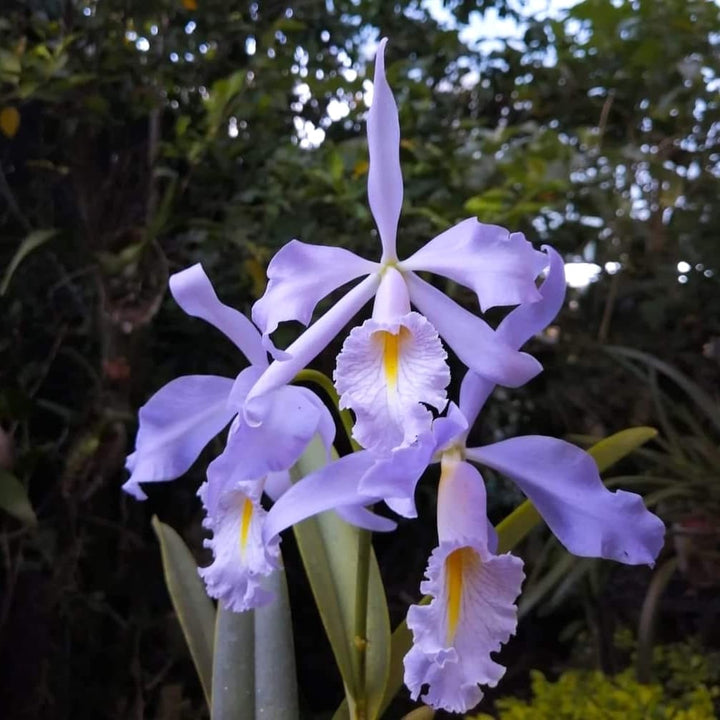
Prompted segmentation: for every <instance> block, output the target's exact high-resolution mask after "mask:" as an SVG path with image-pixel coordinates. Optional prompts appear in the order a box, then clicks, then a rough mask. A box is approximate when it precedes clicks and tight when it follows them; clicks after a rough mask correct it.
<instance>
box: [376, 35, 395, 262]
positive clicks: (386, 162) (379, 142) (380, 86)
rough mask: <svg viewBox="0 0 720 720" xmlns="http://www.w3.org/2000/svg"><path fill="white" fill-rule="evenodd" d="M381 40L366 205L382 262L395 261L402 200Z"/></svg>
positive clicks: (389, 93)
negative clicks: (376, 234) (378, 236)
mask: <svg viewBox="0 0 720 720" xmlns="http://www.w3.org/2000/svg"><path fill="white" fill-rule="evenodd" d="M386 44H387V38H383V39H382V40H381V41H380V44H379V45H378V49H377V54H376V55H375V77H374V79H373V101H372V105H371V106H370V110H369V112H368V116H367V137H368V151H369V154H370V168H369V170H368V201H369V203H370V209H371V211H372V214H373V217H374V218H375V223H376V224H377V227H378V232H379V233H380V240H381V241H382V247H383V253H382V262H383V263H384V262H387V261H388V260H396V259H397V254H396V249H395V239H396V235H397V226H398V221H399V219H400V210H401V209H402V200H403V179H402V171H401V170H400V120H399V118H398V109H397V105H396V104H395V98H394V97H393V94H392V90H390V86H389V85H388V82H387V78H386V77H385V45H386Z"/></svg>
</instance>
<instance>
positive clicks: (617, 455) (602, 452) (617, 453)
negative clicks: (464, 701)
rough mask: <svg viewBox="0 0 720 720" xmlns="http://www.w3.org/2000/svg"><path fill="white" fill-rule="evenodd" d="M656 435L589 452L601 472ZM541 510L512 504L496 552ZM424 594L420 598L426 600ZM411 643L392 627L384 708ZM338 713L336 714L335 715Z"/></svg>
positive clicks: (610, 441)
mask: <svg viewBox="0 0 720 720" xmlns="http://www.w3.org/2000/svg"><path fill="white" fill-rule="evenodd" d="M656 435H657V430H655V429H654V428H650V427H637V428H628V429H627V430H621V431H620V432H618V433H615V434H614V435H611V436H610V437H608V438H605V439H604V440H601V441H600V442H598V443H596V444H595V445H593V446H592V447H591V448H590V449H589V450H588V453H590V455H592V457H593V458H594V460H595V462H596V463H597V466H598V469H599V470H600V472H603V471H604V470H607V469H608V468H609V467H611V466H612V465H614V464H615V463H616V462H618V461H619V460H622V458H624V457H626V456H627V455H629V454H630V453H631V452H632V451H633V450H636V449H637V448H639V447H640V446H641V445H642V444H643V443H646V442H647V441H648V440H651V439H652V438H654V437H655V436H656ZM540 520H541V517H540V514H539V513H538V512H537V510H535V508H534V507H533V506H532V504H531V503H530V501H529V500H526V501H525V502H524V503H522V505H520V506H519V507H517V508H515V510H513V511H512V512H511V513H510V515H508V516H507V517H506V518H505V519H504V520H503V521H502V522H500V523H498V525H497V527H496V530H497V533H498V553H504V552H509V551H510V550H512V549H513V548H514V547H515V546H516V545H517V544H518V543H519V542H520V541H521V540H523V539H524V538H525V536H526V535H527V534H528V533H529V532H530V531H531V530H532V529H533V528H534V527H535V526H536V525H537V524H538V523H539V522H540ZM429 601H430V598H429V597H425V598H423V600H422V601H421V602H423V603H426V602H429ZM411 645H412V633H411V632H410V631H409V630H408V627H407V624H406V622H405V621H404V620H403V622H402V623H400V625H399V626H398V627H397V628H396V629H395V631H394V632H393V634H392V641H391V650H390V652H391V659H390V668H389V674H388V682H387V688H386V690H385V696H384V697H383V700H382V703H381V705H380V712H383V711H384V710H385V709H386V708H387V706H388V705H389V704H390V701H391V700H392V699H393V697H394V696H395V693H397V691H398V690H399V689H400V686H401V685H402V682H403V664H402V663H403V658H404V657H405V654H406V653H407V652H408V650H410V647H411ZM336 717H337V716H336Z"/></svg>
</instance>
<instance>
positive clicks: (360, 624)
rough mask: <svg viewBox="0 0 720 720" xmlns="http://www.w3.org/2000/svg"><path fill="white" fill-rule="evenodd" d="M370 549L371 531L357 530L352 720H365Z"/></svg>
mask: <svg viewBox="0 0 720 720" xmlns="http://www.w3.org/2000/svg"><path fill="white" fill-rule="evenodd" d="M371 549H372V533H371V532H370V531H368V530H359V531H358V558H357V572H356V575H355V637H354V638H353V645H354V646H355V657H356V659H357V686H356V692H355V698H354V700H355V718H354V720H366V718H367V687H366V683H367V677H366V675H367V672H366V668H367V646H368V639H367V615H368V584H369V580H370V551H371Z"/></svg>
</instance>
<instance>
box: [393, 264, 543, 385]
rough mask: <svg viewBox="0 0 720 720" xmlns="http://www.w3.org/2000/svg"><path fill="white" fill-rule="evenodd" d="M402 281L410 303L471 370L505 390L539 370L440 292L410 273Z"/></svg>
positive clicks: (520, 383) (529, 357) (532, 362)
mask: <svg viewBox="0 0 720 720" xmlns="http://www.w3.org/2000/svg"><path fill="white" fill-rule="evenodd" d="M405 279H406V281H407V284H408V287H409V288H410V299H411V300H412V302H413V303H414V304H415V306H416V307H417V308H418V309H419V310H420V311H421V312H422V313H423V314H424V315H425V316H426V317H427V319H428V320H429V321H430V322H431V323H432V324H433V325H434V326H435V329H436V330H437V331H438V332H439V333H440V335H441V336H442V337H443V338H444V339H445V341H446V342H447V343H448V345H450V347H451V348H452V349H453V350H454V351H455V353H456V354H457V356H458V357H459V358H460V360H461V361H462V362H463V363H464V364H465V365H467V367H469V368H470V369H471V370H474V371H475V372H476V373H478V374H479V375H482V376H484V377H486V378H488V379H489V380H492V382H494V383H497V384H498V385H506V386H508V387H518V386H520V385H523V384H525V383H526V382H527V381H528V380H530V379H531V378H533V377H535V375H537V374H538V373H539V372H540V371H541V370H542V366H541V365H540V363H539V362H538V361H537V360H536V359H535V358H534V357H532V356H531V355H528V354H526V353H521V352H518V351H517V350H514V349H513V348H511V347H509V346H508V345H507V344H506V343H504V342H502V341H501V340H500V339H499V338H498V337H497V335H496V334H495V332H494V331H493V330H492V329H491V328H490V327H489V326H488V324H487V323H485V322H484V321H483V320H481V319H480V318H478V317H476V316H475V315H473V314H472V313H470V312H468V311H467V310H465V309H464V308H462V307H460V305H458V304H457V303H455V302H454V301H453V300H451V299H450V298H449V297H447V295H445V294H443V293H442V292H440V290H437V289H436V288H434V287H433V286H432V285H430V284H428V283H426V282H425V281H424V280H421V279H420V278H419V277H417V275H414V274H413V273H406V275H405Z"/></svg>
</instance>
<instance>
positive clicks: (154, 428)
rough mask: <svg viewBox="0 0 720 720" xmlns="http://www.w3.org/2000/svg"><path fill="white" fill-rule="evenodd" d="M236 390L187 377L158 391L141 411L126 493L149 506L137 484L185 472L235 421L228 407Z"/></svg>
mask: <svg viewBox="0 0 720 720" xmlns="http://www.w3.org/2000/svg"><path fill="white" fill-rule="evenodd" d="M232 386H233V381H232V380H230V379H229V378H222V377H215V376H214V375H189V376H186V377H180V378H177V379H176V380H172V381H171V382H169V383H168V384H167V385H165V386H164V387H163V388H161V389H160V390H158V391H157V392H156V393H155V394H154V395H153V396H152V397H151V398H150V399H149V400H148V401H147V403H146V404H145V405H143V407H141V408H140V427H139V429H138V434H137V439H136V441H135V452H134V453H132V454H131V455H129V456H128V458H127V462H126V467H127V469H128V470H130V472H131V473H132V474H131V475H130V479H129V480H128V481H127V482H126V483H125V484H124V485H123V490H125V492H128V493H130V494H131V495H133V496H134V497H136V498H137V499H138V500H145V499H146V497H147V496H146V495H145V493H144V492H143V491H142V489H141V488H140V485H139V483H145V482H161V481H163V480H173V479H175V478H176V477H179V476H180V475H182V474H183V473H184V472H186V471H187V470H188V469H189V468H190V466H191V465H192V464H193V463H194V462H195V460H196V459H197V457H198V455H199V454H200V451H201V450H202V449H203V448H204V447H205V445H207V444H208V443H209V442H210V440H212V438H214V437H215V436H216V435H217V434H218V433H219V432H220V431H221V430H222V429H223V428H224V427H225V426H226V425H227V424H228V423H229V422H230V420H231V419H232V417H233V415H235V413H236V410H234V409H233V408H232V407H231V406H230V405H229V404H228V396H229V395H230V389H231V388H232Z"/></svg>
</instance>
